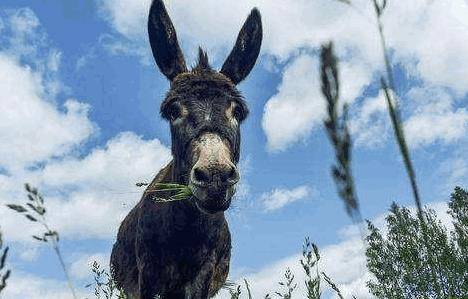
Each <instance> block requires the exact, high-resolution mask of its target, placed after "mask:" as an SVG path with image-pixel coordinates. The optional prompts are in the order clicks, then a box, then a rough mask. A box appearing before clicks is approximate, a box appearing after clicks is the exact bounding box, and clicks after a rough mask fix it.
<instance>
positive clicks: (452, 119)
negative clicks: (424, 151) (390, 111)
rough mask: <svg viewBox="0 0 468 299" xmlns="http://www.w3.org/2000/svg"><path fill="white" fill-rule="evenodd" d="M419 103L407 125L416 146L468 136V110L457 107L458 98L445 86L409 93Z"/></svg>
mask: <svg viewBox="0 0 468 299" xmlns="http://www.w3.org/2000/svg"><path fill="white" fill-rule="evenodd" d="M407 97H408V98H409V99H411V100H412V101H414V103H412V104H413V105H414V106H415V109H414V110H413V112H412V114H411V116H410V117H409V118H408V119H407V120H406V121H405V124H404V127H405V132H406V137H407V140H408V142H409V144H410V145H411V146H413V147H417V146H421V145H427V144H432V143H434V142H436V141H440V142H442V143H451V142H454V141H457V140H459V139H460V138H463V137H465V136H466V135H467V132H468V111H467V110H466V108H457V107H456V106H455V104H456V103H455V102H454V98H453V97H452V96H451V95H450V94H449V93H447V92H446V91H444V90H443V89H441V88H431V87H425V88H413V89H412V90H411V91H410V92H409V93H408V95H407Z"/></svg>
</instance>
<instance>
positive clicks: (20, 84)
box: [0, 9, 170, 259]
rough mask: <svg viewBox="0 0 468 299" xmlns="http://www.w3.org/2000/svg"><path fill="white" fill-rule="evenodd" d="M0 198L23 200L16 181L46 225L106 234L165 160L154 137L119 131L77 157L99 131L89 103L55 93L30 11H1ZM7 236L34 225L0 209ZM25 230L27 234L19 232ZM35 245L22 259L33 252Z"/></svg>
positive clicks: (76, 233)
mask: <svg viewBox="0 0 468 299" xmlns="http://www.w3.org/2000/svg"><path fill="white" fill-rule="evenodd" d="M0 19H1V20H2V23H3V24H4V27H3V29H2V30H3V31H4V33H5V34H3V35H2V36H1V37H0V40H1V41H4V43H2V46H1V47H0V94H1V95H2V97H1V103H2V108H3V109H1V110H0V119H1V122H0V136H1V137H0V204H1V205H4V204H6V203H23V202H24V200H25V194H24V192H22V190H23V187H22V185H23V183H24V182H30V183H32V184H33V185H34V186H38V187H39V188H40V190H43V191H44V193H45V194H44V195H45V197H46V206H47V208H48V221H49V222H50V224H51V226H52V227H54V228H55V229H57V230H58V231H59V232H60V233H62V234H63V235H64V236H67V237H76V238H110V237H111V236H113V235H114V234H115V229H116V228H117V227H118V224H119V221H121V220H122V218H123V217H124V216H125V214H126V213H127V212H128V210H129V209H130V208H131V207H132V205H133V204H134V203H135V201H136V200H137V199H138V198H139V195H140V194H141V192H142V190H140V189H137V188H136V187H135V185H134V184H135V182H138V181H143V180H146V181H148V180H151V179H152V177H153V176H154V175H155V174H156V173H157V172H158V171H159V169H160V168H161V167H162V166H164V164H166V163H167V162H168V160H169V159H170V150H169V149H168V148H167V147H166V146H164V145H163V144H161V143H160V142H159V140H157V139H153V140H144V139H142V138H141V137H140V136H137V135H135V134H134V133H132V132H123V133H121V134H119V135H117V136H115V137H114V138H112V139H111V140H109V141H108V142H107V143H106V144H105V145H104V146H99V147H96V148H94V149H92V150H90V152H89V153H88V154H87V155H85V156H84V157H78V156H77V155H76V154H77V151H76V150H77V149H79V147H80V146H81V145H82V144H83V143H84V142H86V141H87V140H88V139H89V138H90V136H92V134H93V133H95V132H96V130H97V129H98V128H97V126H96V125H95V124H93V123H92V122H91V120H90V119H89V118H88V112H89V109H90V106H89V105H87V104H84V103H81V102H79V101H76V100H73V99H69V100H67V101H65V103H64V104H63V105H60V104H58V102H59V99H58V97H57V94H58V91H60V88H61V83H60V80H59V78H58V76H57V74H56V72H57V71H58V69H59V67H60V59H61V53H60V52H59V51H57V50H56V49H53V48H50V46H49V45H48V41H47V36H46V35H45V33H44V32H42V29H41V26H40V22H39V20H38V19H37V17H36V16H35V15H34V13H33V12H32V11H31V10H29V9H20V10H12V11H10V12H8V13H5V14H4V13H3V12H1V13H0ZM0 218H1V219H2V228H3V229H4V230H5V231H6V235H7V238H8V239H9V240H11V241H26V242H31V241H32V238H31V234H33V233H39V231H40V227H39V226H38V225H34V224H33V223H30V222H28V221H26V220H23V219H20V218H19V216H18V215H16V214H15V213H13V212H12V211H10V210H7V209H0ZM26 232H27V233H26ZM33 250H34V248H32V249H29V252H30V253H29V254H24V255H23V258H24V259H31V258H34V255H35V254H34V251H33Z"/></svg>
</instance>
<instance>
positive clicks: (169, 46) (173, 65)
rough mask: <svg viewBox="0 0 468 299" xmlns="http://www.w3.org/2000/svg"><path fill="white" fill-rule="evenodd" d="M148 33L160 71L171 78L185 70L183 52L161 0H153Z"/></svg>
mask: <svg viewBox="0 0 468 299" xmlns="http://www.w3.org/2000/svg"><path fill="white" fill-rule="evenodd" d="M148 35H149V40H150V44H151V50H152V51H153V56H154V59H155V60H156V63H157V64H158V67H159V69H160V70H161V72H162V73H163V74H164V75H165V76H166V77H167V78H168V79H169V80H173V79H174V78H175V77H176V76H177V75H178V74H180V73H182V72H185V71H187V66H186V65H185V59H184V54H182V50H181V49H180V46H179V42H178V41H177V35H176V32H175V29H174V25H172V21H171V18H170V17H169V15H168V14H167V11H166V8H165V7H164V3H163V1H162V0H153V2H152V3H151V8H150V12H149V18H148Z"/></svg>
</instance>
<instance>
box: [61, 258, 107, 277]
mask: <svg viewBox="0 0 468 299" xmlns="http://www.w3.org/2000/svg"><path fill="white" fill-rule="evenodd" d="M109 261H110V254H108V253H94V254H82V255H80V256H79V257H78V258H76V259H75V261H74V262H73V264H71V266H70V274H71V275H72V277H74V278H75V279H78V280H86V279H90V274H91V268H92V265H93V263H94V262H97V263H98V264H99V266H100V268H101V269H105V270H107V271H108V270H109Z"/></svg>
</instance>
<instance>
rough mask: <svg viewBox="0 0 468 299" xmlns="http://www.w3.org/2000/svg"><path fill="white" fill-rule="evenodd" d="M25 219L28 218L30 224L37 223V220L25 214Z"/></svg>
mask: <svg viewBox="0 0 468 299" xmlns="http://www.w3.org/2000/svg"><path fill="white" fill-rule="evenodd" d="M24 216H25V217H26V218H28V220H29V221H32V222H37V219H36V218H34V217H33V216H31V215H29V214H26V215H24Z"/></svg>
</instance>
